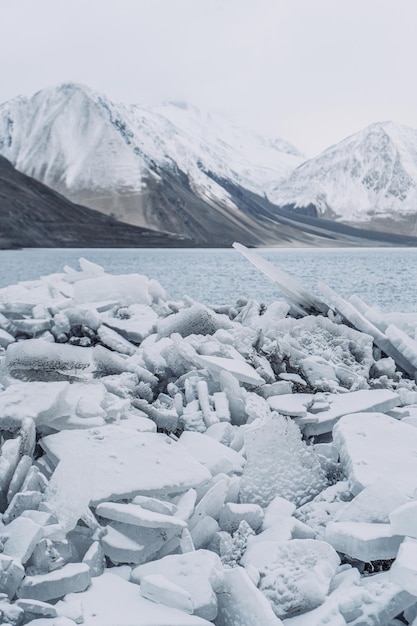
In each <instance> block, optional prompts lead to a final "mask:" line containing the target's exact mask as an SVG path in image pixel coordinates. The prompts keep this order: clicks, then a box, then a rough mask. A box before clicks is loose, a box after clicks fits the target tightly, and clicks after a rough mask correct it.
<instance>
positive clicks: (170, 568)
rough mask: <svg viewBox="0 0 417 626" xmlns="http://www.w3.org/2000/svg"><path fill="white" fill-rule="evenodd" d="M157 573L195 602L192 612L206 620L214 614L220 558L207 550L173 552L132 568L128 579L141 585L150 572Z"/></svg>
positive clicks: (220, 577) (219, 583) (220, 575)
mask: <svg viewBox="0 0 417 626" xmlns="http://www.w3.org/2000/svg"><path fill="white" fill-rule="evenodd" d="M154 574H160V575H162V576H164V577H165V578H167V579H168V580H169V581H170V582H172V583H174V584H175V585H178V586H179V587H181V588H182V589H184V590H185V591H186V592H188V594H189V596H190V598H191V599H192V601H193V604H194V613H195V614H196V615H198V616H200V617H204V618H205V619H208V620H213V619H215V617H216V615H217V598H216V593H215V592H218V591H220V590H221V589H222V588H223V580H224V573H223V566H222V563H221V561H220V558H219V556H218V555H217V554H215V553H214V552H210V551H209V550H196V551H195V552H187V553H186V554H172V555H169V556H166V557H164V558H163V559H160V560H159V561H153V562H151V563H145V564H144V565H139V567H135V569H134V570H133V571H132V574H131V577H130V579H131V581H132V582H135V583H138V584H141V583H142V579H143V578H144V577H146V576H149V575H154Z"/></svg>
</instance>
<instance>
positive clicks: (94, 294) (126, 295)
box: [74, 274, 151, 304]
mask: <svg viewBox="0 0 417 626" xmlns="http://www.w3.org/2000/svg"><path fill="white" fill-rule="evenodd" d="M148 283H149V281H148V278H147V277H146V276H142V275H141V274H120V275H118V276H111V275H110V274H106V275H105V276H99V277H94V278H87V279H86V280H80V281H78V282H76V283H75V285H74V301H75V303H76V304H83V303H84V302H101V301H103V300H117V301H118V302H119V303H120V304H134V303H139V304H150V303H151V298H150V296H149V292H148Z"/></svg>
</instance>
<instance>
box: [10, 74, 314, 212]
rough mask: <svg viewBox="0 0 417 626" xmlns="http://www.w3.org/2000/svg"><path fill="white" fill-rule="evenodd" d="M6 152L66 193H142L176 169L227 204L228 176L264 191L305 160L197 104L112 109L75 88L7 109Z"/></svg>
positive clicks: (84, 89)
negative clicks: (210, 113) (154, 181)
mask: <svg viewBox="0 0 417 626" xmlns="http://www.w3.org/2000/svg"><path fill="white" fill-rule="evenodd" d="M0 154H2V155H3V156H5V157H6V158H7V159H9V160H10V161H11V162H12V163H13V164H14V165H15V166H16V167H17V169H19V170H20V171H22V172H24V173H26V174H29V175H31V176H33V177H35V178H37V179H39V180H41V181H42V182H44V183H46V184H47V185H49V186H51V187H52V188H54V189H57V190H58V191H61V192H63V193H66V192H68V191H69V192H70V193H72V194H74V193H75V194H76V193H78V192H86V191H87V192H88V193H90V194H100V192H106V193H108V192H110V193H124V194H128V193H137V192H138V193H141V192H143V191H144V189H145V188H146V186H147V183H148V182H149V179H153V180H156V181H157V180H160V179H161V178H162V177H163V172H164V171H169V172H171V173H172V174H173V175H174V177H178V178H179V179H181V177H182V179H184V175H185V180H183V182H184V184H188V185H189V186H190V188H191V189H192V190H193V191H194V192H195V193H196V194H197V195H199V196H200V197H202V198H204V199H206V200H209V201H210V200H214V201H217V202H218V201H220V202H222V203H223V204H224V205H225V206H228V207H229V208H233V207H234V206H235V205H234V203H233V202H232V200H231V198H230V195H229V194H228V192H227V191H226V190H225V189H224V188H223V186H222V184H221V181H222V180H226V181H228V182H232V183H233V184H235V185H240V186H243V187H246V188H247V189H249V190H251V191H254V192H256V193H259V194H263V193H265V192H266V191H269V189H270V188H271V187H272V186H274V185H275V184H276V182H277V180H279V179H281V178H283V177H285V176H288V174H289V173H290V171H291V170H292V169H293V168H294V167H295V166H296V165H298V164H299V163H300V162H301V161H302V160H303V157H302V155H301V154H300V153H299V152H298V151H297V150H296V149H295V148H294V147H293V146H291V145H290V144H288V143H286V142H285V141H283V140H280V139H277V140H275V141H269V140H267V139H265V138H263V137H261V136H259V135H256V134H255V133H252V132H249V131H247V130H246V129H242V128H239V127H238V126H237V125H235V124H231V123H229V122H227V121H226V120H223V119H222V118H221V117H220V116H214V115H209V114H205V113H202V112H200V111H199V110H197V109H196V108H194V107H189V106H187V105H183V104H180V105H178V103H176V104H175V103H167V104H164V105H161V106H159V107H153V108H146V107H142V106H139V105H137V104H134V105H126V104H115V103H113V102H112V101H110V100H109V99H108V98H107V97H105V96H104V95H101V94H98V93H96V92H94V91H93V90H91V89H89V88H88V87H85V86H82V85H78V84H74V83H67V84H63V85H60V86H58V87H51V88H47V89H44V90H42V91H40V92H38V93H37V94H35V95H34V96H33V97H32V98H29V99H27V98H23V97H18V98H16V99H14V100H12V101H9V102H6V103H5V104H3V105H1V106H0Z"/></svg>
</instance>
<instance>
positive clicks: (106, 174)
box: [0, 83, 417, 246]
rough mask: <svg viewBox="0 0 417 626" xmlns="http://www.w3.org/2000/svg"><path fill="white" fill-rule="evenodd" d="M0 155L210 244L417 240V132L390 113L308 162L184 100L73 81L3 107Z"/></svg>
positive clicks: (75, 197)
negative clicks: (158, 100) (150, 102)
mask: <svg viewBox="0 0 417 626" xmlns="http://www.w3.org/2000/svg"><path fill="white" fill-rule="evenodd" d="M0 155H3V156H4V157H6V158H7V159H8V160H9V161H10V162H11V163H12V164H13V165H14V166H15V167H16V169H17V170H18V171H20V172H22V173H25V174H27V175H29V176H31V177H33V178H35V179H37V180H38V181H41V182H42V183H44V184H46V185H48V186H49V187H50V188H51V189H53V190H55V191H56V192H58V193H60V194H62V195H63V196H65V198H67V199H69V200H70V201H71V202H74V203H76V204H81V205H84V206H85V207H89V208H90V209H95V210H96V211H100V212H101V213H102V214H104V215H107V216H108V217H112V218H116V219H117V220H120V221H122V222H124V223H126V224H131V225H134V226H138V227H141V228H142V229H146V232H147V233H148V235H149V237H150V236H151V234H152V233H153V236H156V237H158V236H159V235H158V233H163V234H162V235H160V236H161V237H165V235H164V233H171V234H172V235H173V236H174V239H175V237H177V238H178V237H180V238H181V241H184V242H185V243H189V244H190V245H193V244H194V245H205V246H222V245H223V246H224V245H226V246H228V245H230V244H231V243H232V242H233V241H234V240H238V241H240V242H242V243H244V244H246V245H271V246H273V245H358V244H360V243H362V244H364V245H370V244H378V243H393V244H398V245H409V244H410V243H414V241H415V240H414V237H415V236H416V237H417V202H416V200H417V198H416V188H417V130H414V129H411V128H406V127H402V126H396V125H394V124H392V123H390V122H386V123H381V124H373V125H371V126H369V127H368V128H366V129H364V130H363V131H361V132H360V133H357V134H356V135H353V136H352V137H348V138H347V139H345V140H344V141H342V142H340V143H339V144H337V145H335V146H332V147H331V148H329V149H328V150H326V151H325V152H323V153H322V154H321V155H319V156H318V157H316V158H314V159H310V160H307V161H306V160H305V159H304V157H303V155H302V154H301V153H300V152H298V151H297V149H296V148H294V146H292V145H291V144H289V143H288V142H285V141H284V140H282V139H275V140H269V139H266V138H264V137H261V136H260V135H257V134H255V133H253V132H250V131H248V130H247V129H243V128H241V127H239V126H237V125H235V124H233V123H230V122H229V121H226V120H225V119H223V118H222V117H219V116H215V115H211V114H206V113H203V112H201V111H199V110H198V109H196V108H194V107H190V106H188V105H186V104H184V103H179V102H176V103H173V102H171V103H166V104H164V105H161V106H157V107H152V108H149V107H148V108H146V107H142V106H139V105H135V104H134V105H126V104H115V103H113V102H111V101H110V100H109V99H108V98H107V97H106V96H104V95H102V94H98V93H96V92H94V91H92V90H91V89H89V88H87V87H84V86H81V85H78V84H73V83H67V84H63V85H60V86H58V87H51V88H48V89H44V90H42V91H40V92H38V93H37V94H35V95H34V96H33V97H31V98H24V97H18V98H15V99H14V100H11V101H9V102H6V103H5V104H3V105H1V106H0ZM8 171H9V170H8ZM61 201H62V198H61ZM33 215H35V213H33ZM57 221H58V220H57ZM108 223H110V222H108ZM112 223H113V224H114V223H115V222H114V221H113V222H112ZM352 227H357V228H352ZM57 228H58V227H57ZM381 231H382V232H381ZM401 235H402V236H401ZM123 236H125V235H123ZM126 236H127V231H126ZM130 236H131V234H129V237H130ZM61 239H62V237H61ZM116 239H117V238H116ZM85 240H86V241H87V237H86V238H85ZM176 241H178V239H176ZM54 245H61V244H54ZM86 245H88V243H86ZM114 245H119V244H114Z"/></svg>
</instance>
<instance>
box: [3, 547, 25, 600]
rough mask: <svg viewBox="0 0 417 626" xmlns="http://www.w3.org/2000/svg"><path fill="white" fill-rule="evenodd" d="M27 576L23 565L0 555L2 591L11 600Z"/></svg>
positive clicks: (9, 557)
mask: <svg viewBox="0 0 417 626" xmlns="http://www.w3.org/2000/svg"><path fill="white" fill-rule="evenodd" d="M24 575H25V570H24V568H23V565H21V563H19V562H18V561H15V559H13V558H12V557H11V556H6V555H5V554H0V589H1V593H6V594H7V595H8V597H9V599H11V598H13V596H14V595H15V593H16V589H17V588H18V587H19V585H20V583H21V581H22V578H23V577H24Z"/></svg>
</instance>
